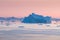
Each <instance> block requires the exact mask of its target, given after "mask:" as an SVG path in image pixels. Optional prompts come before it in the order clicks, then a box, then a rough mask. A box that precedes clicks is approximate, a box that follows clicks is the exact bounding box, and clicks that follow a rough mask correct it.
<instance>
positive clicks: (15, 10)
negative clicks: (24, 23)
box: [0, 0, 60, 18]
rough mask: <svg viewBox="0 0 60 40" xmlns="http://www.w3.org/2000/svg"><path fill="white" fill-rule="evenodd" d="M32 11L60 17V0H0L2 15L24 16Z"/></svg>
mask: <svg viewBox="0 0 60 40" xmlns="http://www.w3.org/2000/svg"><path fill="white" fill-rule="evenodd" d="M32 12H34V13H36V14H39V15H40V14H41V15H44V16H46V15H48V16H52V17H58V18H59V17H60V0H0V16H2V17H9V16H15V17H24V16H27V15H29V14H31V13H32Z"/></svg>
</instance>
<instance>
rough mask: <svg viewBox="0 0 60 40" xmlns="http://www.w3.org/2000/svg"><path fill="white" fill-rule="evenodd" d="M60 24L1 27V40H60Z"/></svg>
mask: <svg viewBox="0 0 60 40" xmlns="http://www.w3.org/2000/svg"><path fill="white" fill-rule="evenodd" d="M59 25H60V24H11V25H9V26H7V25H2V24H1V25H0V40H60V26H59Z"/></svg>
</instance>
